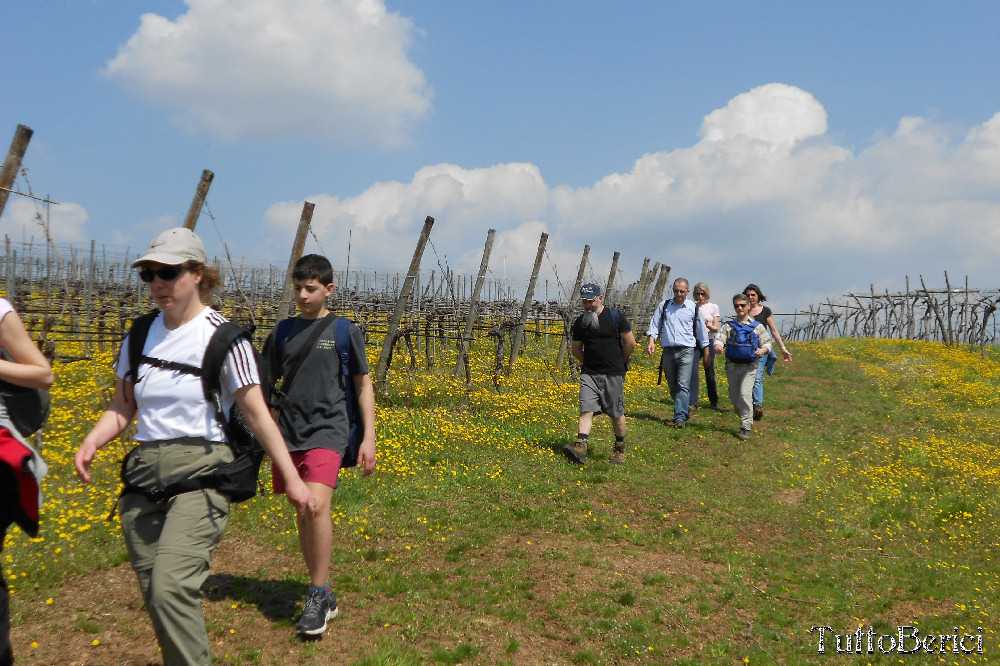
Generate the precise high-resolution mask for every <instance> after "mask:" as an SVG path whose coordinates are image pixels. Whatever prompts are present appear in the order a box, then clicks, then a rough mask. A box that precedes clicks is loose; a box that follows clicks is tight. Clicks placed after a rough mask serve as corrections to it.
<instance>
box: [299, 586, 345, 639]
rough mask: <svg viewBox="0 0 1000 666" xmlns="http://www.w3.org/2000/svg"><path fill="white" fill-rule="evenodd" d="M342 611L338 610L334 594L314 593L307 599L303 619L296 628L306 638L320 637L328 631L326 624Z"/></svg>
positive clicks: (300, 619)
mask: <svg viewBox="0 0 1000 666" xmlns="http://www.w3.org/2000/svg"><path fill="white" fill-rule="evenodd" d="M339 612H340V609H338V608H337V597H336V596H334V594H333V592H330V593H329V594H323V593H322V592H313V593H312V594H310V595H309V597H308V598H307V599H306V605H305V608H304V609H303V611H302V617H301V618H299V621H298V622H297V623H296V624H295V628H296V629H297V630H298V632H299V633H300V634H305V635H306V636H318V635H319V634H322V633H323V632H324V631H326V623H327V621H329V620H332V619H333V618H335V617H337V613H339Z"/></svg>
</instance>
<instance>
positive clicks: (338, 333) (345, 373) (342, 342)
mask: <svg viewBox="0 0 1000 666" xmlns="http://www.w3.org/2000/svg"><path fill="white" fill-rule="evenodd" d="M333 341H334V343H335V344H336V345H337V353H338V354H339V355H340V375H341V377H342V378H343V380H344V386H345V388H346V387H347V386H351V320H350V319H348V318H346V317H337V321H336V322H334V325H333Z"/></svg>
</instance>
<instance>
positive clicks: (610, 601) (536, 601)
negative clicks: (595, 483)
mask: <svg viewBox="0 0 1000 666" xmlns="http://www.w3.org/2000/svg"><path fill="white" fill-rule="evenodd" d="M446 553H447V551H446V549H442V551H441V552H440V553H428V552H424V553H423V554H422V555H421V556H420V558H419V559H418V560H416V562H415V564H416V566H417V567H418V568H419V569H420V570H421V571H427V572H430V571H435V570H438V571H441V570H444V571H452V570H455V569H456V568H458V567H463V568H465V569H467V570H468V572H467V573H465V574H464V575H467V576H471V577H473V578H477V579H481V580H482V581H483V584H484V585H486V584H489V581H490V580H491V575H492V574H493V572H496V571H500V570H504V569H505V568H506V569H508V570H511V569H512V566H511V563H512V561H515V564H516V565H517V566H516V567H513V569H514V570H516V571H518V572H520V573H519V574H518V576H520V579H519V580H504V581H502V582H497V584H498V585H504V586H514V587H515V588H516V589H518V590H521V591H522V593H521V596H520V597H519V598H515V599H512V600H510V602H509V604H508V605H514V606H516V607H517V608H518V612H519V613H520V614H521V615H522V617H520V618H519V619H517V620H516V621H514V622H508V621H506V620H505V619H503V617H501V616H500V615H498V614H497V613H496V612H495V609H489V608H479V607H467V606H466V605H463V603H461V600H460V599H449V600H447V601H445V602H444V607H445V609H446V611H447V614H448V615H449V618H450V619H449V622H448V623H447V624H444V625H442V629H441V631H440V634H439V635H434V633H433V632H432V633H430V634H428V633H427V632H423V633H422V636H421V640H420V644H419V645H413V644H408V643H407V638H406V636H405V631H406V628H405V627H399V626H388V627H387V626H384V625H382V624H379V623H378V620H377V619H376V618H375V617H373V616H374V615H375V613H377V612H378V609H379V607H380V606H381V605H382V603H383V602H396V601H398V600H390V599H382V600H380V599H379V598H378V597H377V596H375V595H370V594H367V593H365V592H364V591H362V592H361V593H360V594H361V595H363V596H365V599H363V600H356V601H358V602H359V603H357V604H352V603H351V596H352V593H348V594H347V595H344V596H343V597H342V603H341V616H340V617H339V618H337V619H336V620H334V621H332V622H331V623H330V626H329V629H328V630H327V632H326V633H325V634H324V635H323V636H322V637H321V638H320V639H319V640H312V641H303V640H301V639H299V638H298V637H297V636H295V632H294V629H293V626H292V623H293V621H294V619H295V617H296V614H297V612H298V610H299V604H300V603H301V599H302V597H303V595H304V593H305V585H304V584H303V583H300V582H296V581H297V580H298V578H297V577H296V576H295V574H294V572H293V570H296V571H299V572H301V568H302V563H301V561H300V559H299V555H298V553H297V552H296V553H289V552H284V551H277V550H275V549H273V548H270V547H266V546H264V545H262V544H260V543H258V542H256V541H254V540H251V539H239V538H237V537H235V536H227V537H226V539H224V541H223V543H222V545H220V547H219V549H218V550H217V551H216V554H215V560H214V564H213V568H212V574H211V576H210V577H209V579H208V581H207V582H206V584H205V587H204V591H205V594H206V599H205V604H204V608H205V617H206V621H207V623H208V628H209V638H210V641H211V645H212V654H213V657H214V658H216V659H220V658H221V659H222V660H223V663H243V662H257V663H264V664H269V663H307V662H315V663H324V662H325V663H351V662H352V661H356V660H358V659H361V658H363V657H365V656H369V655H371V654H373V653H375V652H377V651H378V649H379V648H380V647H382V646H385V645H388V644H393V643H395V644H397V645H400V646H406V647H409V648H412V649H414V650H416V651H417V652H418V653H420V654H423V655H425V656H426V655H427V654H428V653H429V651H430V650H431V649H433V648H434V647H435V646H438V647H441V648H443V649H446V650H454V649H455V648H456V646H458V645H460V644H463V643H466V644H469V645H473V646H474V647H475V648H476V649H477V650H478V655H477V656H476V657H475V658H474V659H470V660H469V662H475V663H496V662H497V661H500V660H504V659H506V660H509V661H512V662H513V663H544V662H546V661H550V662H551V661H558V662H564V661H566V660H568V659H571V658H572V656H573V655H575V654H578V653H580V652H581V651H584V650H587V649H593V650H594V651H596V652H600V651H601V650H602V649H603V648H602V645H603V640H604V639H605V638H606V636H605V635H604V634H606V633H607V632H622V631H623V629H622V627H623V626H624V625H626V624H627V623H629V622H648V623H657V622H658V623H660V624H662V625H666V626H667V627H669V626H670V625H671V623H677V624H678V626H680V625H681V623H682V619H681V618H682V617H686V616H687V615H689V614H690V615H692V616H693V615H695V614H697V615H698V616H699V617H701V618H702V619H705V618H709V619H711V621H706V622H700V625H701V626H702V627H706V626H707V627H718V630H719V631H720V632H724V631H725V629H726V627H727V626H728V624H729V623H728V622H727V621H726V617H725V616H726V615H727V611H726V609H725V608H724V607H723V606H721V605H720V604H719V603H718V602H717V601H716V600H715V599H716V597H718V596H719V595H718V591H717V590H716V589H715V588H716V583H715V582H714V581H715V580H716V578H717V577H718V576H717V575H718V574H720V572H721V569H722V567H721V565H718V564H714V563H710V562H705V561H703V560H700V559H697V558H693V557H688V556H684V555H679V554H675V553H650V552H648V551H645V550H644V549H642V548H637V547H635V546H633V545H632V544H629V543H627V542H617V541H608V542H604V543H584V544H581V543H579V542H578V541H576V540H575V539H573V538H572V537H568V536H563V535H560V534H557V533H549V534H543V535H541V536H539V537H538V538H531V539H529V538H525V537H518V536H514V535H510V536H504V537H501V538H500V539H498V540H497V541H496V542H495V543H494V544H491V545H490V547H488V548H483V549H477V550H476V551H474V552H473V551H469V552H467V553H465V554H464V555H463V557H462V558H461V560H460V561H459V562H455V561H453V560H449V559H447V558H446V557H445V555H446ZM358 572H359V574H361V573H363V571H362V569H361V568H359V569H358ZM98 581H99V584H95V583H98ZM362 588H363V586H362ZM42 604H43V605H44V607H43V608H38V609H27V610H26V612H25V613H23V616H24V617H22V618H21V619H20V620H16V621H15V626H14V629H13V632H12V634H13V635H12V639H13V642H14V647H15V654H16V655H17V657H18V663H19V664H59V665H60V666H67V665H71V666H96V665H98V664H102V665H103V664H107V665H118V664H126V663H127V664H130V665H131V666H153V665H156V664H160V663H161V661H160V658H159V656H158V649H157V645H156V639H155V636H154V634H153V629H152V625H151V623H150V620H149V618H148V616H147V615H146V612H145V609H144V607H143V604H142V600H141V598H140V595H139V590H138V586H137V584H136V581H135V576H134V574H133V573H132V570H131V568H130V567H129V566H128V565H127V564H125V565H121V566H117V567H114V568H111V569H109V570H107V571H105V572H100V573H95V574H94V575H92V576H90V577H88V578H85V579H82V580H68V581H67V582H66V584H65V585H64V586H63V588H62V589H61V590H60V592H59V593H58V595H57V596H56V597H55V598H54V599H53V602H52V603H51V604H45V603H44V602H42ZM578 604H585V605H587V606H588V612H589V611H592V609H593V608H594V607H598V608H601V609H603V610H602V611H601V613H599V614H601V615H603V616H605V617H607V618H608V619H609V621H608V624H607V626H604V625H599V626H595V625H594V624H593V623H592V622H591V620H589V619H587V618H586V616H587V614H586V613H583V612H580V611H581V609H580V608H579V607H578V606H577V605H578ZM713 616H717V617H713ZM456 617H457V618H459V621H456V619H455V618H456ZM455 626H460V627H464V629H463V630H459V631H455V630H453V629H451V628H452V627H455ZM702 633H703V634H704V632H702ZM712 639H713V637H711V636H706V635H702V636H700V638H699V641H698V642H699V643H702V642H703V641H711V640H712ZM95 640H96V641H97V644H96V645H95V644H94V642H95ZM33 642H34V643H36V644H35V645H34V646H33V645H32V643H33ZM686 651H690V654H696V652H697V649H696V645H691V646H689V647H688V648H686ZM673 656H681V654H680V653H676V654H673Z"/></svg>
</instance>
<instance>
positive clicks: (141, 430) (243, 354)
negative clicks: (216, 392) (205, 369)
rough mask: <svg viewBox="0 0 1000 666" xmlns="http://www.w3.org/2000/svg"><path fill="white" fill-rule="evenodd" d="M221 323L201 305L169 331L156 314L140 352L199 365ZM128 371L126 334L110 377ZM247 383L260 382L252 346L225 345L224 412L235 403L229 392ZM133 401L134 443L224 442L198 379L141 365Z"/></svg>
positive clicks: (222, 318) (216, 315) (214, 313)
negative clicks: (135, 409) (227, 347)
mask: <svg viewBox="0 0 1000 666" xmlns="http://www.w3.org/2000/svg"><path fill="white" fill-rule="evenodd" d="M225 321H226V318H225V317H223V316H222V315H221V314H219V313H218V312H216V311H215V310H213V309H211V308H209V307H206V308H205V309H204V310H203V311H202V312H201V313H200V314H199V315H198V316H197V317H195V318H194V319H192V320H191V321H189V322H187V323H186V324H184V325H182V326H179V327H178V328H176V329H174V330H172V331H168V330H167V329H166V327H165V326H164V325H163V313H160V314H159V315H158V316H157V317H156V319H155V320H153V324H152V325H151V326H150V327H149V335H148V336H147V337H146V344H145V346H144V347H143V350H142V353H143V355H145V356H149V357H151V358H158V359H161V360H164V361H175V362H177V363H185V364H187V365H193V366H197V367H200V366H201V362H202V358H203V357H204V355H205V348H206V347H207V346H208V341H209V339H210V338H211V337H212V333H214V332H215V329H216V328H217V327H218V326H219V324H221V323H223V322H225ZM129 369H130V366H129V359H128V336H125V340H124V341H123V342H122V348H121V350H120V351H119V353H118V361H117V362H116V363H115V375H117V376H118V377H120V378H124V377H125V375H126V373H128V371H129ZM248 384H260V375H259V374H258V372H257V364H256V363H255V362H254V356H253V347H252V346H251V345H250V343H249V342H248V341H247V340H245V339H244V340H240V341H239V343H238V344H237V345H236V346H235V347H233V348H232V349H230V351H229V354H228V355H227V356H226V360H225V362H224V363H223V364H222V406H223V409H224V410H225V413H226V414H228V413H229V410H230V408H231V407H232V405H233V402H234V401H235V398H234V397H233V393H235V392H236V391H238V390H239V389H241V388H242V387H244V386H246V385H248ZM135 401H136V405H137V407H138V416H139V418H138V423H137V426H138V430H137V431H136V434H135V439H136V441H139V442H148V441H153V440H160V439H174V438H177V437H203V438H205V439H209V440H212V441H215V442H224V441H226V436H225V434H224V433H223V431H222V427H221V426H220V425H219V423H218V422H217V421H216V419H215V410H214V408H213V407H212V405H210V404H209V402H208V401H207V400H205V393H204V391H203V390H202V387H201V377H197V376H195V375H191V374H187V373H183V372H179V371H177V370H169V369H167V368H157V367H154V366H151V365H148V364H146V363H142V364H140V366H139V372H138V376H137V379H136V383H135Z"/></svg>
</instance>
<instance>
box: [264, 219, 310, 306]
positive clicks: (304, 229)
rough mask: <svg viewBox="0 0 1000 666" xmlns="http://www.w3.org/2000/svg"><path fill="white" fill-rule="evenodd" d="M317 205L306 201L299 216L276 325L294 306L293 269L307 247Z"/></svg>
mask: <svg viewBox="0 0 1000 666" xmlns="http://www.w3.org/2000/svg"><path fill="white" fill-rule="evenodd" d="M315 207H316V205H315V204H314V203H312V202H309V201H307V202H305V204H303V206H302V217H300V218H299V228H298V229H297V230H296V231H295V240H294V241H292V253H291V254H290V255H289V256H288V270H287V271H285V283H284V285H283V286H282V288H281V302H280V303H278V318H277V319H275V321H274V324H275V326H277V325H278V322H279V321H281V320H282V319H284V318H286V317H287V316H288V314H289V312H291V308H292V286H293V285H292V269H294V268H295V262H296V261H298V260H299V259H301V258H302V251H303V250H304V249H305V247H306V236H307V235H308V234H309V225H310V224H311V223H312V217H313V209H314V208H315Z"/></svg>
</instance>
